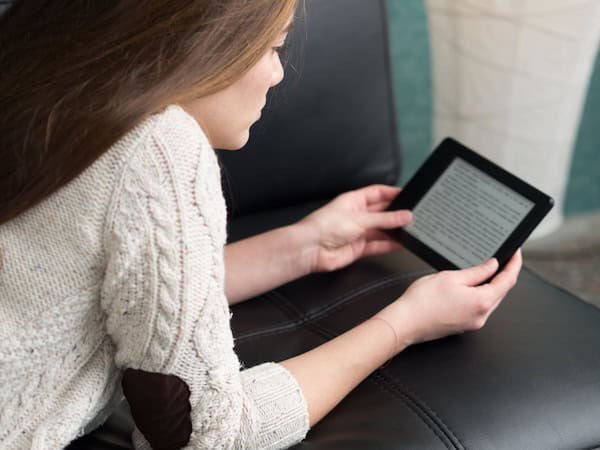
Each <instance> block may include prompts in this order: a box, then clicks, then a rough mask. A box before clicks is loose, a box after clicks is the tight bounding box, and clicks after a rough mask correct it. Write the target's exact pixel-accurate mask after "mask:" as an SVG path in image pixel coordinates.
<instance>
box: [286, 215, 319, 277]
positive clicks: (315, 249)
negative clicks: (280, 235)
mask: <svg viewBox="0 0 600 450" xmlns="http://www.w3.org/2000/svg"><path fill="white" fill-rule="evenodd" d="M289 228H290V233H291V234H292V236H294V237H295V239H297V242H298V248H299V251H298V264H299V265H300V267H301V271H302V274H303V275H309V274H311V273H314V272H318V271H319V267H318V261H319V233H318V232H317V230H316V229H315V227H314V226H313V225H312V224H311V223H310V222H307V221H305V220H301V221H300V222H297V223H295V224H293V225H290V226H289Z"/></svg>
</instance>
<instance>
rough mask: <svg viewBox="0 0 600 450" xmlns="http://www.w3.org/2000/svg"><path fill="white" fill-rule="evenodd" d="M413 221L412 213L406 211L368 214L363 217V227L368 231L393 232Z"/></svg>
mask: <svg viewBox="0 0 600 450" xmlns="http://www.w3.org/2000/svg"><path fill="white" fill-rule="evenodd" d="M411 221H412V213H411V212H410V211H408V210H405V209H402V210H397V211H385V212H368V213H365V214H363V216H362V225H363V226H364V227H365V228H366V229H369V228H372V229H382V230H391V229H394V228H398V227H402V226H404V225H407V224H409V223H410V222H411Z"/></svg>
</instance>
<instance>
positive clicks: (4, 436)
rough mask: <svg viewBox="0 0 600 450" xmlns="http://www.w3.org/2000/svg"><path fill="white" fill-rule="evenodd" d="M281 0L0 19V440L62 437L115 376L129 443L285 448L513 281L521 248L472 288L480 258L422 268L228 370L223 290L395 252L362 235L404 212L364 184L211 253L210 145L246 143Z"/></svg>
mask: <svg viewBox="0 0 600 450" xmlns="http://www.w3.org/2000/svg"><path fill="white" fill-rule="evenodd" d="M49 3H52V5H51V6H50V5H49ZM296 6H297V5H296V1H295V0H254V1H252V2H248V1H247V0H219V1H217V0H203V1H202V0H195V1H191V0H177V1H174V0H171V1H168V0H148V1H146V2H140V1H139V0H137V1H133V0H121V1H119V2H99V1H98V2H72V1H68V0H62V1H59V0H53V2H39V1H37V0H36V1H34V0H21V1H17V3H16V4H15V5H14V6H13V7H12V8H11V10H9V12H8V13H7V15H5V16H4V17H3V18H2V19H1V21H0V51H2V53H1V54H0V65H1V67H3V68H6V69H3V71H1V72H0V92H3V93H6V95H5V96H4V97H3V99H2V100H0V101H2V104H1V105H0V152H1V160H2V161H3V164H2V166H1V167H0V183H2V185H1V186H0V246H1V247H0V252H1V253H0V255H1V261H2V266H1V269H0V270H1V272H0V274H1V275H0V321H1V323H2V324H3V326H2V328H1V329H0V361H2V365H1V366H0V380H1V383H0V386H1V388H0V447H2V448H40V449H47V448H61V447H63V446H65V445H66V444H67V443H68V442H69V441H71V440H72V439H74V438H75V437H76V436H77V435H79V434H81V433H82V432H83V431H85V430H89V429H92V428H93V427H94V426H95V425H96V424H98V423H100V422H101V421H102V420H103V419H104V417H106V414H108V413H109V412H110V410H111V404H112V402H111V398H118V397H119V395H120V391H119V389H118V388H119V386H120V385H121V384H122V387H123V392H124V393H125V396H126V397H127V399H128V402H129V404H130V406H131V409H132V415H133V417H134V420H135V422H136V430H135V432H134V436H133V440H134V443H135V445H136V447H138V448H149V447H153V448H182V447H189V448H285V447H288V446H290V445H292V444H294V443H296V442H298V441H300V440H301V439H302V438H303V437H304V436H305V434H306V432H307V430H308V429H309V427H310V426H311V425H313V424H315V423H316V422H318V421H319V420H320V419H321V418H322V417H323V416H324V415H325V414H327V412H329V411H330V410H331V409H332V408H333V407H334V406H335V405H336V404H337V403H338V402H339V401H340V400H341V399H342V398H343V397H344V396H345V395H346V394H347V393H348V392H350V390H351V389H353V388H354V387H355V386H356V385H357V384H358V383H359V382H360V381H361V380H363V379H364V378H365V377H366V376H367V375H368V374H369V373H371V372H372V371H373V370H375V369H376V368H377V367H379V366H380V365H381V364H382V363H384V362H385V361H386V360H387V359H389V358H391V357H393V356H394V355H396V354H397V353H398V352H400V351H402V350H403V349H404V348H406V347H407V346H409V345H411V344H412V343H415V342H420V341H425V340H429V339H435V338H438V337H441V336H445V335H448V334H451V333H459V332H462V331H464V330H468V329H475V328H479V327H481V326H483V324H484V323H485V321H486V319H487V318H488V317H489V315H490V314H491V312H492V311H493V310H494V309H495V308H496V306H497V305H498V303H499V302H500V300H501V299H502V298H503V296H504V295H505V294H506V292H507V291H508V290H509V289H510V287H511V286H512V285H513V284H514V282H515V280H516V277H517V274H518V271H519V268H520V264H521V262H520V255H519V254H517V255H516V256H515V258H513V260H512V261H511V262H510V263H509V264H508V265H507V267H506V268H505V269H504V270H503V271H502V272H501V273H499V274H498V275H497V276H496V277H495V278H494V279H493V280H492V281H491V282H490V283H487V284H483V285H481V286H478V285H479V283H481V282H483V281H484V280H486V279H487V278H489V276H490V275H491V274H493V273H494V271H495V270H496V267H497V266H496V264H497V263H496V262H495V261H494V260H492V261H490V262H488V263H486V264H484V265H481V266H478V267H475V268H471V269H467V270H461V271H453V272H442V273H439V274H436V275H431V276H427V277H424V278H422V279H420V280H418V281H417V282H416V283H414V284H413V285H412V286H411V287H410V288H409V289H408V290H407V291H406V292H405V293H404V294H403V295H402V297H401V299H399V300H397V301H395V302H393V303H392V304H390V305H389V306H388V307H386V308H385V309H384V310H382V311H380V312H379V313H377V314H376V315H375V316H374V317H373V318H371V319H369V320H367V321H365V322H364V323H362V324H360V325H359V326H357V327H356V328H354V329H352V330H350V331H348V332H347V333H345V334H343V335H341V336H339V337H337V338H335V339H333V340H332V341H330V342H328V343H326V344H324V345H322V346H320V347H318V348H316V349H314V350H312V351H309V352H307V353H305V354H302V355H298V356H296V357H294V358H291V359H289V360H286V361H282V362H279V363H268V364H262V365H259V366H256V367H253V368H250V369H247V370H240V367H239V366H240V365H239V361H238V359H237V357H236V355H235V353H234V351H233V340H232V336H231V330H230V328H229V310H228V303H235V302H239V301H243V300H245V299H248V298H251V297H253V296H255V295H257V294H258V293H261V292H264V291H267V290H269V289H272V288H274V287H276V286H278V285H280V284H282V283H285V282H287V281H290V280H292V279H295V278H298V277H300V276H302V275H305V274H308V273H311V272H318V271H329V270H334V269H337V268H340V267H343V266H346V265H348V264H350V263H351V262H353V261H355V260H356V259H358V258H360V257H362V256H365V255H372V254H380V253H385V252H388V251H391V250H393V249H395V248H397V244H395V243H394V242H392V241H390V240H388V239H387V238H386V235H385V233H382V232H381V231H380V230H384V229H389V228H395V227H398V226H402V225H405V224H406V223H408V222H409V221H410V213H409V212H407V211H401V212H385V211H384V210H385V208H386V207H387V206H388V205H389V203H390V202H391V200H392V199H393V198H394V196H395V195H396V194H397V193H398V189H397V188H395V187H390V186H369V187H366V188H364V189H360V190H357V191H353V192H349V193H346V194H343V195H341V196H339V197H338V198H336V199H335V200H333V201H332V202H331V203H329V204H328V205H326V206H325V207H323V208H321V209H320V210H317V211H316V212H314V213H312V214H311V215H309V216H307V217H306V218H304V219H303V220H301V221H300V222H298V223H296V224H294V225H291V226H289V227H285V228H281V229H277V230H274V231H271V232H268V233H265V234H262V235H259V236H255V237H253V238H250V239H246V240H243V241H240V242H237V243H235V244H231V245H227V246H225V207H224V202H223V197H222V193H221V190H220V178H219V168H218V164H217V161H216V158H215V155H214V151H213V148H223V149H230V150H235V149H239V148H240V147H242V146H243V145H244V144H245V142H246V140H247V139H248V132H249V131H248V130H249V128H250V126H251V125H252V124H253V123H254V122H255V121H256V120H258V118H259V116H260V110H261V108H262V107H263V105H264V102H265V97H266V93H267V91H268V89H269V88H270V87H272V86H274V85H276V84H277V83H279V82H280V81H281V79H282V78H283V69H282V66H281V62H280V59H279V55H278V50H279V49H280V47H281V46H282V45H283V44H284V41H285V38H286V34H287V30H288V29H289V27H290V26H291V25H292V21H293V15H294V11H295V8H296ZM340 224H343V226H341V227H340ZM249 260H251V261H252V264H248V261H249Z"/></svg>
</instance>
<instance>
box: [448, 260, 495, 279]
mask: <svg viewBox="0 0 600 450" xmlns="http://www.w3.org/2000/svg"><path fill="white" fill-rule="evenodd" d="M497 269H498V260H497V259H496V258H492V259H488V260H487V261H486V262H484V263H482V264H479V265H478V266H474V267H469V268H468V269H462V270H459V271H458V272H457V274H458V275H459V278H460V280H461V281H462V283H463V284H464V285H465V286H477V285H478V284H480V283H483V282H484V281H485V280H487V279H488V278H489V277H491V276H492V275H493V274H494V272H496V270H497Z"/></svg>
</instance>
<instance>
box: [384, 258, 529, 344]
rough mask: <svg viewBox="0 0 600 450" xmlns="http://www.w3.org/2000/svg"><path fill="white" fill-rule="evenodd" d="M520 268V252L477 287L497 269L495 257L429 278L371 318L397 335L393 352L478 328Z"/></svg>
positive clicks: (412, 287)
mask: <svg viewBox="0 0 600 450" xmlns="http://www.w3.org/2000/svg"><path fill="white" fill-rule="evenodd" d="M521 265H522V259H521V251H520V250H518V251H517V252H516V253H515V254H514V256H513V257H512V258H511V260H510V261H509V262H508V264H507V265H506V266H505V267H504V269H503V270H502V271H501V272H499V273H498V274H497V275H496V276H495V277H494V278H493V279H492V280H491V281H490V282H489V283H486V284H481V285H480V283H483V282H484V281H485V280H487V279H488V278H489V277H491V276H492V275H493V274H494V272H495V271H496V269H497V267H498V262H497V261H496V260H495V259H492V260H489V261H487V262H486V263H483V264H481V265H479V266H475V267H471V268H468V269H463V270H449V271H442V272H438V273H436V274H432V275H427V276H425V277H423V278H420V279H418V280H417V281H415V282H414V283H413V284H412V285H411V286H410V287H409V288H408V289H407V290H406V292H405V293H404V294H403V295H402V296H401V297H400V298H399V299H398V300H396V301H395V302H394V303H392V304H390V305H388V306H387V307H386V308H384V309H383V310H382V311H380V312H379V313H377V314H376V315H375V317H379V318H381V319H384V320H385V321H386V322H388V323H389V324H390V325H391V326H392V327H393V328H394V330H395V331H396V336H397V340H398V341H399V342H398V346H397V351H400V350H402V349H403V348H404V347H406V346H408V345H411V344H414V343H417V342H424V341H429V340H433V339H437V338H441V337H444V336H448V335H450V334H456V333H462V332H463V331H467V330H477V329H480V328H481V327H483V326H484V325H485V323H486V321H487V319H488V317H489V316H490V314H491V313H492V312H493V311H494V310H495V309H496V308H497V307H498V305H499V304H500V301H501V300H502V299H503V298H504V296H505V295H506V294H507V293H508V291H509V290H510V289H511V288H512V287H513V286H514V285H515V283H516V281H517V277H518V275H519V271H520V270H521Z"/></svg>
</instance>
